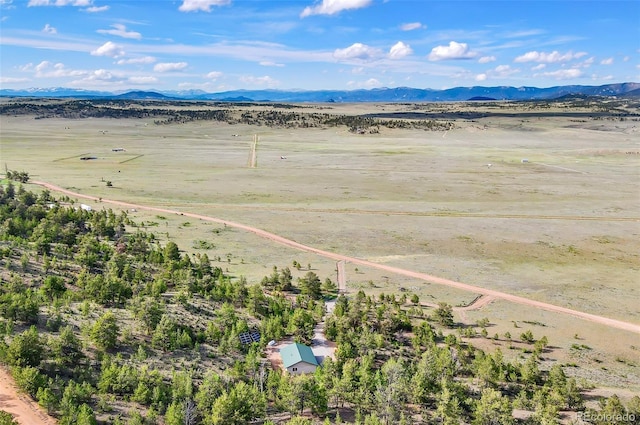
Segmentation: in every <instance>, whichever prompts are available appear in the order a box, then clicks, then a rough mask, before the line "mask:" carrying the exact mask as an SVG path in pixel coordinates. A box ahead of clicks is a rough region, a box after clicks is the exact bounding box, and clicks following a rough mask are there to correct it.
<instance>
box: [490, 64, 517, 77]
mask: <svg viewBox="0 0 640 425" xmlns="http://www.w3.org/2000/svg"><path fill="white" fill-rule="evenodd" d="M518 72H520V70H519V69H514V68H511V67H510V66H509V65H498V66H496V67H495V68H494V70H493V72H492V74H493V75H496V76H498V77H508V76H509V75H512V74H516V73H518Z"/></svg>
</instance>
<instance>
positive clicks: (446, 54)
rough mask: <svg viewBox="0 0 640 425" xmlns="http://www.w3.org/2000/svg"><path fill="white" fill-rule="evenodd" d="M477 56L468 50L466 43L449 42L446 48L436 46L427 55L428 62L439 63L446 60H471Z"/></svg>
mask: <svg viewBox="0 0 640 425" xmlns="http://www.w3.org/2000/svg"><path fill="white" fill-rule="evenodd" d="M476 56H477V54H476V53H475V52H472V51H471V50H469V46H468V45H467V43H457V42H455V41H450V42H449V45H448V46H436V47H434V48H433V49H431V53H429V56H428V57H429V60H430V61H440V60H447V59H471V58H474V57H476Z"/></svg>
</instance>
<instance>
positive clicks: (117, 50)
mask: <svg viewBox="0 0 640 425" xmlns="http://www.w3.org/2000/svg"><path fill="white" fill-rule="evenodd" d="M91 54H92V55H93V56H108V57H110V58H117V57H120V56H122V55H124V50H122V47H121V46H119V45H117V44H115V43H113V42H111V41H107V42H106V43H104V44H103V45H102V46H100V47H98V48H97V49H95V50H92V51H91Z"/></svg>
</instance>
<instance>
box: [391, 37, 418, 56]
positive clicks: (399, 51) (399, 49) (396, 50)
mask: <svg viewBox="0 0 640 425" xmlns="http://www.w3.org/2000/svg"><path fill="white" fill-rule="evenodd" d="M412 53H413V50H412V49H411V47H410V46H409V45H408V44H404V43H403V42H402V41H398V42H397V43H396V44H394V45H393V46H392V47H391V49H390V50H389V58H390V59H401V58H404V57H405V56H409V55H410V54H412Z"/></svg>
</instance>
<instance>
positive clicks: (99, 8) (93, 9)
mask: <svg viewBox="0 0 640 425" xmlns="http://www.w3.org/2000/svg"><path fill="white" fill-rule="evenodd" d="M82 10H83V11H84V12H89V13H99V12H105V11H107V10H109V6H91V7H87V8H86V9H82Z"/></svg>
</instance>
